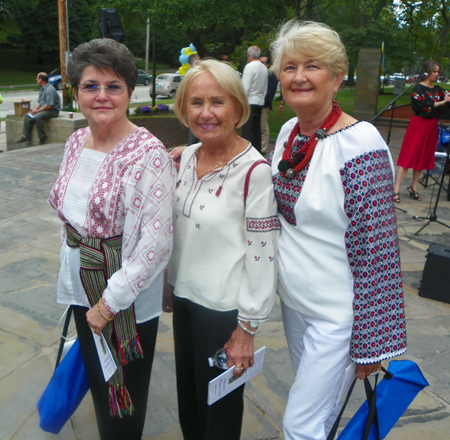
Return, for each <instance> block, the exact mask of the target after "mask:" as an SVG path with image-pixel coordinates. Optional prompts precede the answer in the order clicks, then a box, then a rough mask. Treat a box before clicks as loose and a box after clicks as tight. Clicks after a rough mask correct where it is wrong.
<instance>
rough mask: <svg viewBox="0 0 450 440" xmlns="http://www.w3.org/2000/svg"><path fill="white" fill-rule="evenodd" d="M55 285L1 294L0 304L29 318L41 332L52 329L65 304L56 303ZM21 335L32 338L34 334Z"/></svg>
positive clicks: (25, 330)
mask: <svg viewBox="0 0 450 440" xmlns="http://www.w3.org/2000/svg"><path fill="white" fill-rule="evenodd" d="M55 298H56V285H50V286H37V287H35V288H32V289H29V290H23V291H21V292H13V293H7V294H3V295H2V296H1V297H0V305H1V306H2V307H5V308H8V309H10V310H11V311H16V312H18V313H20V314H22V315H24V316H27V317H29V318H31V319H32V320H33V321H34V322H35V324H36V325H37V326H38V328H39V329H41V330H42V331H43V332H45V331H49V330H52V329H54V328H55V327H56V326H57V325H58V322H59V319H60V317H61V315H62V314H63V312H64V310H65V308H66V306H64V305H61V304H57V303H56V301H55ZM23 331H24V334H22V335H21V336H23V337H29V338H34V337H35V335H30V334H28V333H27V329H26V328H25V329H23Z"/></svg>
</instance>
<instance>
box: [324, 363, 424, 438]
mask: <svg viewBox="0 0 450 440" xmlns="http://www.w3.org/2000/svg"><path fill="white" fill-rule="evenodd" d="M383 371H384V372H385V375H384V378H383V379H382V380H381V381H380V383H379V384H378V385H377V383H376V382H375V387H374V388H373V389H372V387H371V385H370V382H369V381H368V379H365V381H364V385H365V389H366V396H367V400H366V401H365V402H364V403H363V404H362V405H361V407H360V408H359V409H358V411H357V412H356V413H355V415H354V416H353V417H352V419H351V420H350V421H349V422H348V424H347V426H346V427H345V428H344V430H343V431H342V432H341V434H340V435H339V437H338V440H379V439H380V438H385V437H386V436H387V434H388V433H389V431H390V430H391V429H392V428H393V427H394V425H395V424H396V423H397V420H398V419H399V418H400V417H401V416H402V415H403V413H404V412H405V411H406V409H407V408H408V406H409V405H410V404H411V402H412V401H413V400H414V398H415V397H416V396H417V394H418V393H419V392H420V391H421V390H422V389H424V388H425V387H426V386H428V382H427V380H426V379H425V378H424V376H423V374H422V372H421V371H420V368H419V367H418V366H417V364H416V363H415V362H413V361H410V360H401V361H391V362H389V367H388V369H387V370H384V369H383ZM376 380H377V379H376ZM355 381H356V380H355ZM354 383H355V382H353V384H352V387H351V389H350V391H349V393H348V395H347V399H346V402H345V404H344V407H343V408H342V410H341V413H340V415H339V417H338V419H337V420H336V423H335V426H333V430H334V433H336V431H337V428H338V425H339V421H340V418H341V416H342V413H343V411H344V409H345V405H346V404H347V402H348V400H349V398H350V394H351V392H352V390H353V386H354ZM333 430H332V432H333ZM332 432H331V433H330V436H331V435H332ZM330 436H329V437H328V438H329V439H330V438H334V437H330Z"/></svg>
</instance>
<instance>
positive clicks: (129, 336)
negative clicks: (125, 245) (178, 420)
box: [66, 224, 143, 417]
mask: <svg viewBox="0 0 450 440" xmlns="http://www.w3.org/2000/svg"><path fill="white" fill-rule="evenodd" d="M66 233H67V244H68V246H70V247H79V248H80V277H81V282H82V283H83V286H84V289H85V291H86V293H87V296H88V299H89V302H90V304H91V307H93V306H94V305H95V304H97V303H98V302H99V300H100V298H101V297H102V293H103V291H104V290H105V289H106V286H107V283H108V280H109V279H110V278H111V276H112V275H113V274H114V272H116V271H117V270H119V269H120V267H121V265H122V236H121V235H117V236H115V237H110V238H105V239H100V238H82V237H81V236H80V234H79V233H78V232H77V231H76V230H75V229H74V228H72V226H70V225H69V224H66ZM135 322H136V321H135V318H134V307H133V305H132V306H131V307H129V308H128V309H126V310H122V311H121V312H119V313H117V315H115V317H114V320H113V321H111V322H108V323H107V324H106V326H105V327H104V329H103V336H104V337H105V339H106V342H107V343H108V346H109V348H110V350H111V353H112V355H113V358H114V361H115V363H116V365H117V367H118V368H117V370H116V372H115V373H114V375H113V376H112V377H111V379H109V381H108V389H109V409H110V412H111V416H112V417H114V416H119V417H122V416H123V415H131V414H132V413H133V404H132V402H131V398H130V395H129V393H128V390H127V389H126V387H125V385H124V383H123V371H122V366H123V365H127V364H128V363H129V362H131V361H132V360H133V358H135V359H140V358H142V357H143V352H142V347H141V343H140V340H139V335H138V334H137V331H136V325H135ZM113 330H114V331H115V335H116V338H117V345H118V348H117V350H116V349H115V348H114V347H113V346H112V344H111V337H112V332H113Z"/></svg>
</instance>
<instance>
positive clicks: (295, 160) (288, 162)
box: [278, 101, 342, 180]
mask: <svg viewBox="0 0 450 440" xmlns="http://www.w3.org/2000/svg"><path fill="white" fill-rule="evenodd" d="M341 114H342V110H341V109H340V108H339V105H338V103H337V102H336V101H334V102H333V107H332V109H331V112H330V114H329V115H328V117H327V119H326V120H325V122H324V123H323V124H322V125H321V126H320V127H319V128H318V129H317V130H316V131H315V136H311V137H310V138H309V139H308V141H307V142H306V143H305V144H304V145H303V146H302V147H301V148H300V150H299V151H298V152H297V153H295V154H294V156H293V157H291V154H292V146H293V145H294V140H295V138H296V137H297V135H299V134H300V123H299V122H297V124H295V127H294V128H293V130H292V131H291V134H290V135H289V139H288V141H287V144H286V147H285V149H284V151H283V156H282V159H281V161H280V163H279V164H278V171H279V172H280V174H281V175H282V176H284V177H286V178H287V179H290V180H291V179H293V178H294V177H295V176H296V175H297V174H298V173H299V172H300V171H301V170H303V168H305V167H306V165H307V164H308V162H309V161H310V160H311V157H312V155H313V153H314V149H315V148H316V145H317V142H318V141H319V140H320V139H324V138H325V135H326V131H327V130H329V129H330V128H331V127H333V125H335V124H336V122H337V121H338V119H339V117H340V116H341Z"/></svg>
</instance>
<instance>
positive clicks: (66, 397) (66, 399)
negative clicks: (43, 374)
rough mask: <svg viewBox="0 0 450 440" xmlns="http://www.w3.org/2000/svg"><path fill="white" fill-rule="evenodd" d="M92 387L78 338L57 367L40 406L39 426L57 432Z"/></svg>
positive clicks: (38, 405)
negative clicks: (90, 386) (88, 379)
mask: <svg viewBox="0 0 450 440" xmlns="http://www.w3.org/2000/svg"><path fill="white" fill-rule="evenodd" d="M88 389H89V384H88V381H87V377H86V371H85V369H84V364H83V359H82V358H81V351H80V344H79V342H78V339H77V340H76V341H75V343H74V344H73V345H72V347H71V349H70V350H69V352H68V353H67V354H66V356H65V357H64V359H63V360H62V362H61V363H60V364H59V365H58V366H57V367H56V369H55V373H54V374H53V377H52V378H51V380H50V382H49V384H48V385H47V388H46V389H45V391H44V393H43V394H42V396H41V398H40V399H39V402H38V403H37V408H38V411H39V418H40V422H39V427H40V428H41V429H43V430H44V431H47V432H51V433H52V434H58V433H59V431H61V429H62V427H63V426H64V425H65V424H66V422H67V421H68V420H69V418H70V417H71V416H72V414H73V413H74V412H75V410H76V409H77V408H78V405H79V404H80V403H81V401H82V400H83V397H84V396H85V395H86V393H87V391H88Z"/></svg>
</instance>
